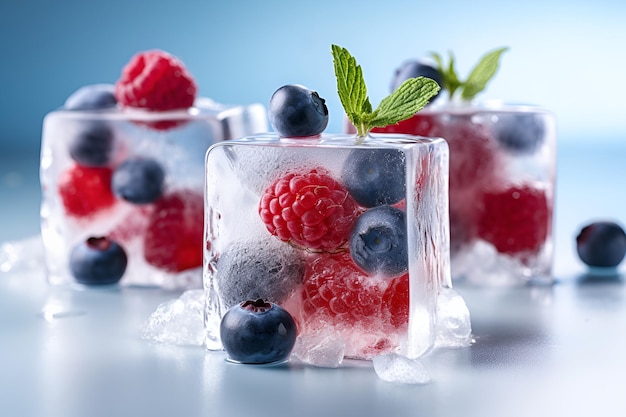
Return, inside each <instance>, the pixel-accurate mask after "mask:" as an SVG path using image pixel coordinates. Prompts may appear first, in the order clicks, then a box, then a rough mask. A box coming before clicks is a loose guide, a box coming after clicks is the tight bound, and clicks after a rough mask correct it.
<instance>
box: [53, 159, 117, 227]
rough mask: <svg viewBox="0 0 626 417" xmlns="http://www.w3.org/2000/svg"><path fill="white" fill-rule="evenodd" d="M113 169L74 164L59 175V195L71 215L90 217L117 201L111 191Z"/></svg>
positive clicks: (66, 210)
mask: <svg viewBox="0 0 626 417" xmlns="http://www.w3.org/2000/svg"><path fill="white" fill-rule="evenodd" d="M112 175H113V171H112V170H111V169H110V168H108V167H86V166H82V165H77V164H76V165H72V166H71V167H70V168H69V169H68V170H67V171H65V172H63V173H62V174H61V176H60V177H59V183H58V186H59V195H60V196H61V201H62V203H63V207H64V208H65V212H66V213H67V214H68V215H70V216H75V217H88V216H92V215H94V214H96V213H98V212H100V211H101V210H104V209H106V208H109V207H111V206H112V205H113V204H114V203H115V201H116V200H115V196H114V195H113V192H112V191H111V176H112Z"/></svg>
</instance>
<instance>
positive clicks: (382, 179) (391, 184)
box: [341, 148, 406, 207]
mask: <svg viewBox="0 0 626 417" xmlns="http://www.w3.org/2000/svg"><path fill="white" fill-rule="evenodd" d="M405 171H406V161H405V156H404V153H402V152H401V151H399V150H396V149H380V148H378V149H355V150H353V151H352V152H351V153H350V155H348V158H346V162H345V163H344V165H343V168H342V173H341V177H342V180H343V183H344V186H345V187H346V188H347V189H348V191H349V192H350V195H352V198H354V199H355V200H356V202H357V203H359V204H361V205H362V206H364V207H374V206H381V205H385V204H395V203H397V202H399V201H401V200H402V199H403V198H405V191H406V190H405V189H406V174H405Z"/></svg>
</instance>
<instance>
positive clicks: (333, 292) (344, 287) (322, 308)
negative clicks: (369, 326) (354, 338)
mask: <svg viewBox="0 0 626 417" xmlns="http://www.w3.org/2000/svg"><path fill="white" fill-rule="evenodd" d="M385 285H386V281H384V280H373V279H370V278H369V277H368V276H367V275H366V274H365V273H364V272H362V271H361V270H360V269H359V268H358V267H357V266H356V265H355V264H354V263H353V262H352V259H351V258H350V254H349V253H348V252H340V253H336V254H327V255H321V256H319V257H318V258H316V259H315V260H313V262H310V263H309V265H307V269H306V272H305V278H304V290H303V293H302V297H303V300H302V301H303V302H302V308H303V312H304V314H305V316H309V317H310V316H313V315H315V316H316V317H324V318H326V319H330V320H331V321H332V322H333V323H335V324H338V323H345V324H347V325H350V326H352V325H353V324H357V323H359V324H364V322H365V323H366V322H368V321H373V320H375V319H377V318H378V317H380V311H381V299H382V297H383V293H384V290H385Z"/></svg>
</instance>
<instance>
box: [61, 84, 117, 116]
mask: <svg viewBox="0 0 626 417" xmlns="http://www.w3.org/2000/svg"><path fill="white" fill-rule="evenodd" d="M115 106H117V100H116V99H115V86H114V85H113V84H92V85H86V86H84V87H81V88H79V89H78V90H76V91H75V92H74V93H72V94H71V95H70V96H69V97H68V98H67V100H65V104H64V105H63V107H64V108H65V109H67V110H100V109H109V108H113V107H115Z"/></svg>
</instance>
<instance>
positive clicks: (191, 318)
mask: <svg viewBox="0 0 626 417" xmlns="http://www.w3.org/2000/svg"><path fill="white" fill-rule="evenodd" d="M203 317H204V291H203V290H188V291H185V292H184V293H183V294H182V295H181V296H180V297H179V298H176V299H173V300H170V301H166V302H165V303H162V304H161V305H159V306H158V307H157V309H156V310H155V311H154V313H152V314H151V315H150V318H149V319H148V321H147V323H146V324H145V326H144V328H143V335H142V337H143V338H144V339H146V340H151V341H154V342H160V343H166V344H173V345H179V346H201V345H203V344H204V320H203Z"/></svg>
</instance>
